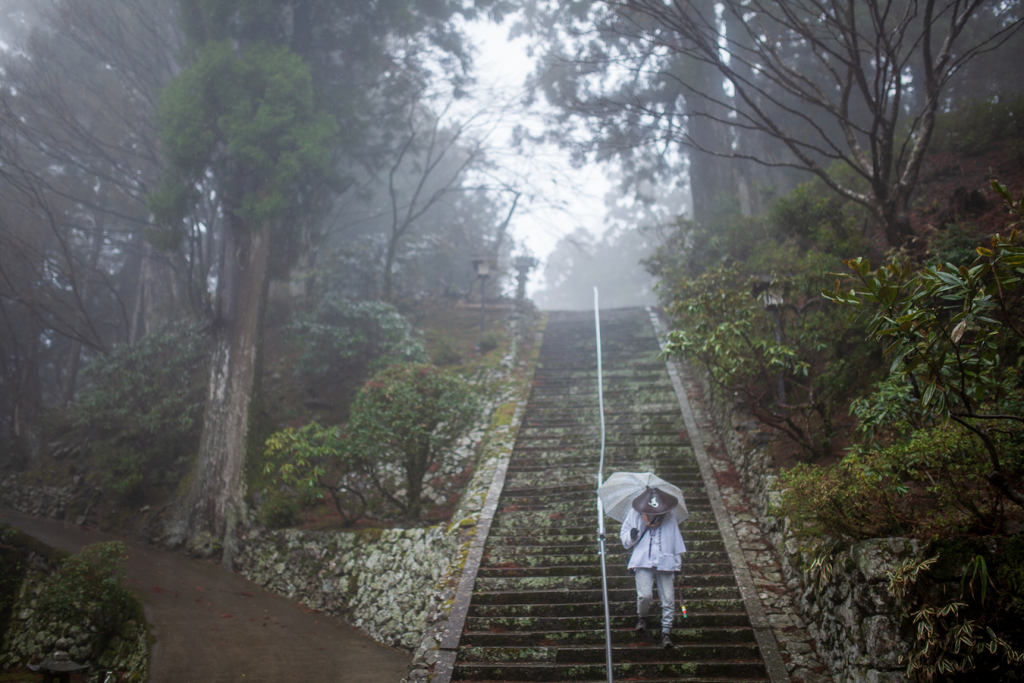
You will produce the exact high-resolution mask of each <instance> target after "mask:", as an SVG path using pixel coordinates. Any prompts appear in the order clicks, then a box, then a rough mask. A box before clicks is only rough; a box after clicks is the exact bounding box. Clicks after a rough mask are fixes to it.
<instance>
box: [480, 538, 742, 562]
mask: <svg viewBox="0 0 1024 683" xmlns="http://www.w3.org/2000/svg"><path fill="white" fill-rule="evenodd" d="M613 540H614V539H613ZM608 545H609V548H608V550H609V551H612V552H618V551H617V550H616V548H614V547H612V544H608ZM614 545H615V546H618V545H619V544H618V543H615V544H614ZM588 550H592V551H593V552H594V553H595V554H596V553H597V542H596V541H594V540H587V541H585V542H579V543H566V544H564V545H563V544H536V545H533V544H516V545H515V546H511V547H504V548H493V549H492V550H491V553H490V555H489V557H509V556H518V555H550V556H552V557H556V556H564V555H582V554H584V553H586V552H587V551H588ZM686 551H687V554H689V553H701V552H725V542H724V541H723V540H722V539H721V538H717V539H712V540H702V539H699V538H697V539H686ZM496 552H500V553H501V554H500V555H495V553H496ZM621 553H622V555H621V556H622V557H625V556H626V553H627V551H626V550H625V549H623V550H622V551H621Z"/></svg>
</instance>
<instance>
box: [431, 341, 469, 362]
mask: <svg viewBox="0 0 1024 683" xmlns="http://www.w3.org/2000/svg"><path fill="white" fill-rule="evenodd" d="M431 360H432V361H433V362H434V365H458V364H459V363H461V362H462V352H461V351H460V350H459V348H458V346H456V345H455V344H454V343H453V342H452V341H451V340H448V339H444V340H442V341H441V343H440V344H438V345H437V348H435V349H434V352H433V354H432V357H431Z"/></svg>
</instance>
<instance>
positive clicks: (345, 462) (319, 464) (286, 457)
mask: <svg viewBox="0 0 1024 683" xmlns="http://www.w3.org/2000/svg"><path fill="white" fill-rule="evenodd" d="M264 454H265V456H266V458H267V460H268V462H267V464H266V466H265V471H266V472H267V473H268V474H273V475H274V476H275V477H276V478H278V479H279V480H280V481H282V482H283V483H285V484H288V485H289V486H297V487H300V488H301V489H303V490H305V491H308V492H310V493H311V494H312V495H313V497H315V498H322V497H323V495H324V492H327V493H329V494H330V496H331V502H332V503H333V504H334V509H335V510H337V511H338V516H339V517H341V519H342V521H343V522H344V524H345V526H349V525H351V524H354V523H355V522H356V521H358V520H359V518H361V517H362V516H363V513H365V512H366V498H365V496H363V494H362V492H360V490H359V488H358V487H357V486H356V485H355V482H354V481H353V476H352V471H351V462H352V460H351V455H350V453H349V452H348V451H346V450H345V449H344V447H343V443H342V440H341V433H340V430H339V429H338V428H337V427H329V428H328V427H321V426H320V425H318V424H316V423H315V422H314V423H312V424H308V425H306V426H305V427H301V428H299V429H294V428H288V429H283V430H281V431H279V432H275V433H274V434H272V435H271V436H270V438H268V439H267V441H266V444H265V445H264ZM279 499H280V497H279V496H277V497H275V496H271V499H270V500H268V503H270V502H271V501H275V500H278V502H277V503H275V504H276V505H277V506H278V507H282V506H283V502H281V501H279ZM266 505H267V503H265V504H264V507H266ZM260 513H261V514H263V510H262V508H261V510H260ZM267 514H277V513H275V512H273V510H268V512H267ZM282 514H285V515H287V514H288V511H287V510H283V511H282ZM275 523H277V522H275ZM291 523H294V522H287V523H278V525H279V526H288V524H291ZM267 524H268V525H271V524H270V523H269V522H267Z"/></svg>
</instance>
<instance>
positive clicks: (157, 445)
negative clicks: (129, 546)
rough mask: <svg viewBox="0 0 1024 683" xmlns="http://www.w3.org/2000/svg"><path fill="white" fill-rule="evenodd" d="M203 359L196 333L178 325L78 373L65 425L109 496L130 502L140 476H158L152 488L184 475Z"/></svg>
mask: <svg viewBox="0 0 1024 683" xmlns="http://www.w3.org/2000/svg"><path fill="white" fill-rule="evenodd" d="M209 358H210V351H209V344H208V342H207V339H206V338H205V337H204V336H203V335H202V333H200V331H199V329H198V327H197V326H196V325H178V326H175V327H165V328H162V329H160V330H158V331H156V332H154V333H152V334H149V335H147V336H146V337H144V338H143V339H141V340H140V341H139V342H138V343H136V344H135V345H134V346H127V345H123V346H117V347H115V348H114V349H113V350H112V351H111V352H110V353H109V354H107V355H105V356H101V357H100V358H97V359H96V360H94V361H93V362H92V363H90V364H89V365H88V366H87V367H86V368H85V369H84V371H83V387H82V390H81V391H80V392H79V395H78V400H77V401H76V403H75V405H74V407H73V409H72V413H71V420H72V423H73V424H74V425H75V427H76V428H77V429H78V430H79V431H80V432H81V433H82V434H84V435H86V436H88V437H90V438H91V439H92V440H93V452H94V454H95V456H96V461H97V464H98V465H99V466H100V468H101V469H102V471H103V476H104V478H105V484H106V486H107V487H108V488H109V489H110V490H112V491H114V492H116V493H117V494H120V495H122V496H125V497H127V496H131V495H133V494H135V493H138V492H139V491H140V488H141V487H142V485H143V483H144V481H145V480H146V479H147V477H148V478H150V479H152V478H153V477H155V475H157V474H158V473H162V474H164V476H165V480H164V481H160V482H158V483H173V482H175V481H176V480H177V478H178V477H180V476H181V475H182V474H183V473H184V472H185V471H186V470H187V467H188V464H189V462H190V459H191V458H192V457H193V455H194V454H195V452H196V449H197V448H198V444H199V434H200V432H201V430H202V417H203V409H204V405H205V399H206V386H207V380H208V377H207V373H208V369H209ZM168 479H169V480H170V481H168Z"/></svg>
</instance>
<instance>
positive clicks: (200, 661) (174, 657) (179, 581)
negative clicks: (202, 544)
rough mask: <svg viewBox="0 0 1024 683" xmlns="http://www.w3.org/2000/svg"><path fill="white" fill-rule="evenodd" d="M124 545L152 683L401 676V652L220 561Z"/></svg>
mask: <svg viewBox="0 0 1024 683" xmlns="http://www.w3.org/2000/svg"><path fill="white" fill-rule="evenodd" d="M0 522H4V523H6V524H10V525H11V526H15V527H18V528H19V529H21V530H22V531H24V532H25V533H27V534H29V535H31V536H34V537H36V538H38V539H39V540H40V541H42V542H43V543H46V544H47V545H50V546H53V547H56V548H61V549H63V550H67V551H71V552H76V551H77V550H78V549H79V548H81V547H82V546H83V545H87V544H89V543H97V542H100V541H107V540H113V539H114V537H113V536H109V535H107V534H101V533H99V532H97V531H89V530H86V529H85V528H83V527H76V526H74V525H73V524H68V523H65V522H57V521H54V520H49V519H43V518H38V517H30V516H27V515H22V514H19V513H17V512H13V511H11V510H7V509H3V508H0ZM122 540H123V539H122ZM125 543H126V545H127V546H128V549H129V559H128V565H127V570H128V580H129V583H130V585H131V587H132V588H133V589H134V590H135V592H136V593H137V594H138V596H139V598H140V599H141V600H142V604H143V607H144V608H145V612H146V619H147V620H148V621H149V623H150V625H151V627H152V635H153V637H154V638H155V639H156V642H155V644H154V645H153V649H152V653H151V659H150V676H149V681H150V683H165V682H166V683H221V682H227V681H232V682H233V683H237V682H239V681H242V682H245V683H264V682H265V683H289V682H291V681H295V682H301V683H321V682H324V683H326V682H331V683H334V682H337V683H385V682H386V683H397V681H399V680H400V679H401V678H402V677H403V676H405V674H406V673H407V671H408V665H409V661H410V657H409V656H408V655H406V654H404V653H402V652H400V651H398V650H394V649H391V648H388V647H384V646H383V645H379V644H378V643H376V642H374V641H372V640H371V639H369V638H368V637H366V636H365V635H363V634H362V633H360V632H359V631H357V630H356V629H354V628H352V627H350V626H346V625H345V624H341V623H339V622H337V621H334V620H332V619H331V618H330V617H327V616H326V615H323V614H320V613H318V612H315V611H313V610H310V609H309V608H307V607H304V606H302V605H297V604H294V603H292V602H290V601H289V600H287V599H285V598H282V597H279V596H276V595H273V594H271V593H268V592H267V591H265V590H263V589H262V588H260V587H259V586H257V585H256V584H254V583H252V582H251V581H248V580H247V579H245V578H243V577H241V576H238V575H235V574H229V573H227V572H224V571H222V570H221V569H220V567H218V566H217V565H214V564H210V563H207V562H199V561H196V560H191V559H189V558H187V557H185V556H183V555H181V554H178V553H171V552H166V551H162V550H159V549H157V548H153V547H151V546H146V545H143V544H139V543H135V542H132V541H125Z"/></svg>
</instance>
